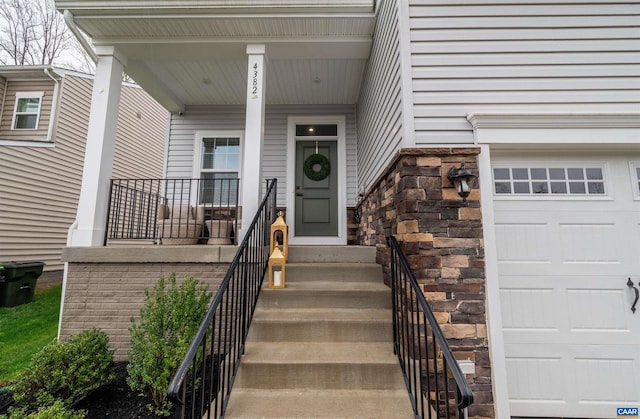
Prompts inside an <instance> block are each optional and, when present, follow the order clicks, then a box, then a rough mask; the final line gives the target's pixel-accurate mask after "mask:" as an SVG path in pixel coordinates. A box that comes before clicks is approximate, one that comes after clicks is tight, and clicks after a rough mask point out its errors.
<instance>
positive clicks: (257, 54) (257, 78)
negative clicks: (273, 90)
mask: <svg viewBox="0 0 640 419" xmlns="http://www.w3.org/2000/svg"><path fill="white" fill-rule="evenodd" d="M247 55H248V56H249V66H248V77H247V79H248V80H247V116H246V118H247V119H246V121H245V129H244V138H245V143H244V147H243V150H244V161H243V163H242V172H243V173H242V228H241V229H240V237H239V238H238V239H239V240H242V239H243V238H244V235H245V234H246V230H247V228H248V227H249V225H250V224H251V221H252V220H253V217H254V216H255V214H256V211H257V210H258V204H259V203H260V199H261V191H262V188H261V187H262V149H263V143H264V103H265V102H264V70H265V68H264V65H265V46H264V44H256V45H251V44H250V45H247Z"/></svg>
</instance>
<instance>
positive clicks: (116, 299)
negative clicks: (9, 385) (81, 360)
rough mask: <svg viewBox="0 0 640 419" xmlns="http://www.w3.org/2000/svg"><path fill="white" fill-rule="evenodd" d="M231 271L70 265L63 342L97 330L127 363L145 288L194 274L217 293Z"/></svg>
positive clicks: (218, 266)
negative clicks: (171, 277)
mask: <svg viewBox="0 0 640 419" xmlns="http://www.w3.org/2000/svg"><path fill="white" fill-rule="evenodd" d="M228 269H229V264H228V263H132V262H123V263H102V262H81V263H69V269H68V273H67V281H66V288H65V292H64V308H63V312H62V322H61V329H60V339H62V340H65V339H67V338H68V337H69V336H70V335H73V334H76V333H80V332H81V331H83V330H85V329H89V328H92V327H97V328H99V329H101V330H103V331H104V332H105V333H106V334H107V336H109V346H110V347H111V348H112V349H114V350H115V353H114V356H115V359H116V361H124V360H126V359H127V351H128V350H129V348H130V335H129V326H130V325H131V317H134V318H136V319H137V318H139V316H140V308H142V306H143V305H144V300H145V297H144V289H145V287H146V288H149V289H151V288H153V286H154V285H155V284H156V283H157V282H158V279H160V278H161V277H165V278H167V277H169V275H171V273H175V274H176V279H177V280H178V283H180V282H181V280H182V279H184V277H185V276H187V275H191V276H193V277H194V278H196V279H197V280H199V281H201V282H202V283H205V284H208V285H209V291H210V292H213V293H215V292H216V290H217V289H218V287H219V286H220V283H221V282H222V279H223V278H224V275H225V274H226V272H227V270H228Z"/></svg>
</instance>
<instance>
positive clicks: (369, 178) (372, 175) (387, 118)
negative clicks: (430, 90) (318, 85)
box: [357, 0, 404, 192]
mask: <svg viewBox="0 0 640 419" xmlns="http://www.w3.org/2000/svg"><path fill="white" fill-rule="evenodd" d="M379 8H380V9H379V11H378V21H377V23H376V29H375V32H374V36H373V45H372V49H371V56H370V58H369V63H368V64H367V69H366V72H365V76H364V80H363V83H362V89H361V92H360V98H359V99H358V105H357V115H358V191H359V192H365V191H366V190H367V189H368V188H369V187H370V186H371V184H372V183H373V181H374V180H375V179H376V177H378V176H379V174H380V173H381V172H382V170H383V169H384V167H385V166H386V165H387V163H388V162H389V160H390V159H391V157H392V156H393V155H394V154H395V152H396V151H397V150H398V149H400V147H401V146H402V142H403V135H404V134H403V127H402V80H401V67H400V38H399V33H398V6H397V2H395V1H392V0H382V1H381V2H380V4H379Z"/></svg>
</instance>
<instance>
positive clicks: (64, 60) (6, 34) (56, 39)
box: [0, 0, 93, 72]
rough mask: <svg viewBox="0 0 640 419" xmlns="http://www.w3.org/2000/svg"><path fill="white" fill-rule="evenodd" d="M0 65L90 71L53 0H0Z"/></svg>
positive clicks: (90, 67)
mask: <svg viewBox="0 0 640 419" xmlns="http://www.w3.org/2000/svg"><path fill="white" fill-rule="evenodd" d="M0 64H3V65H50V64H53V65H64V66H65V67H70V68H71V69H74V70H79V71H85V72H92V71H93V67H92V66H91V64H90V60H87V59H86V54H85V53H84V51H82V49H81V48H80V47H79V46H78V42H77V40H76V39H75V38H74V37H73V35H72V34H71V33H70V31H69V30H68V28H67V26H66V24H65V22H64V19H63V17H62V15H61V14H60V13H59V12H58V11H57V10H56V8H55V5H54V2H53V0H30V1H25V0H0Z"/></svg>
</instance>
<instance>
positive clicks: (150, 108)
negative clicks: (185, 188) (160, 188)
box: [112, 86, 169, 179]
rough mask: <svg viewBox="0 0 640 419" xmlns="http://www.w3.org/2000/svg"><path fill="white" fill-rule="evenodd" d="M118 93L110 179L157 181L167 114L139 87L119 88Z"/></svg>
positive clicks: (165, 139) (163, 146)
mask: <svg viewBox="0 0 640 419" xmlns="http://www.w3.org/2000/svg"><path fill="white" fill-rule="evenodd" d="M122 92H123V93H122V95H121V96H120V108H119V110H118V128H117V130H116V149H115V155H114V158H113V173H112V177H113V178H145V179H158V178H161V177H162V176H163V174H164V165H165V157H166V156H165V153H166V150H165V149H166V147H165V145H166V143H167V136H168V124H169V112H167V111H166V110H165V109H164V108H163V107H162V106H160V104H159V103H158V102H156V101H155V100H153V99H152V98H151V97H150V96H149V95H148V94H147V93H146V92H145V91H144V90H142V89H141V88H138V87H133V86H123V88H122Z"/></svg>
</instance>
